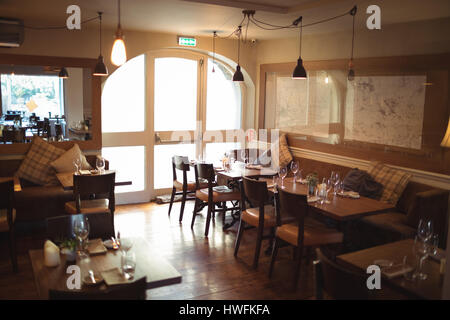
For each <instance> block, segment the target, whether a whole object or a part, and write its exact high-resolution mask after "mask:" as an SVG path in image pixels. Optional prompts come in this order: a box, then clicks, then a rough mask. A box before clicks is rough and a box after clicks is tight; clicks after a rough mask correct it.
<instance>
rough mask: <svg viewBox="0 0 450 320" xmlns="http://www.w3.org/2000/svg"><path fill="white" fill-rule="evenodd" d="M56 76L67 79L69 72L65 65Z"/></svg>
mask: <svg viewBox="0 0 450 320" xmlns="http://www.w3.org/2000/svg"><path fill="white" fill-rule="evenodd" d="M58 77H60V78H63V79H67V78H68V77H69V73H68V72H67V69H66V68H65V67H62V68H61V70H60V71H59V74H58Z"/></svg>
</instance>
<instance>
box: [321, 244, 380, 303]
mask: <svg viewBox="0 0 450 320" xmlns="http://www.w3.org/2000/svg"><path fill="white" fill-rule="evenodd" d="M316 255H317V260H316V261H314V280H315V296H316V299H320V300H321V299H323V298H324V295H323V292H324V291H325V292H326V293H327V295H328V296H330V298H332V299H338V300H366V299H372V298H374V292H373V291H376V290H369V289H368V288H367V284H366V281H367V274H365V273H356V272H353V271H350V270H347V269H344V268H343V267H342V266H340V265H338V264H336V263H335V262H333V261H331V260H330V259H329V258H327V257H326V256H325V255H324V254H323V253H322V251H321V250H320V249H316Z"/></svg>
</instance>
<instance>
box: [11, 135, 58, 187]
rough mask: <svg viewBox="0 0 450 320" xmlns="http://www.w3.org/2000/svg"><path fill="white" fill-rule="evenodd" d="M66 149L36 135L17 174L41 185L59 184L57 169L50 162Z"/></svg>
mask: <svg viewBox="0 0 450 320" xmlns="http://www.w3.org/2000/svg"><path fill="white" fill-rule="evenodd" d="M65 152H66V151H65V150H64V149H60V148H56V147H55V146H52V145H51V144H50V143H48V142H46V141H44V140H42V139H41V138H39V137H34V138H33V142H32V144H31V147H30V150H29V151H28V153H27V155H26V156H25V159H24V160H23V161H22V164H21V165H20V167H19V170H18V171H17V176H18V177H19V178H22V179H26V180H28V181H31V182H33V183H36V184H39V185H58V183H59V182H58V179H57V178H56V176H55V169H53V168H52V167H51V166H50V162H52V161H55V160H56V159H58V158H59V157H60V156H61V155H62V154H63V153H65Z"/></svg>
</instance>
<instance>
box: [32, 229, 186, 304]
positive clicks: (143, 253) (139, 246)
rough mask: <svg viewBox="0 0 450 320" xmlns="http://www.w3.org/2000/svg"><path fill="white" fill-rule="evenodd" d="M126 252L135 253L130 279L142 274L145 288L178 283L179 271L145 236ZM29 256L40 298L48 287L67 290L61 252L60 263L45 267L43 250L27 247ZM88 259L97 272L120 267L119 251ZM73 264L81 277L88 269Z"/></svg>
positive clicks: (45, 294) (97, 288)
mask: <svg viewBox="0 0 450 320" xmlns="http://www.w3.org/2000/svg"><path fill="white" fill-rule="evenodd" d="M130 251H132V252H134V253H135V255H136V270H135V275H134V278H133V281H135V280H139V279H141V278H143V277H146V280H147V289H152V288H158V287H163V286H168V285H172V284H176V283H180V282H181V279H182V277H181V274H180V273H179V272H178V271H177V270H175V268H174V267H173V266H172V265H171V264H170V263H169V262H167V261H166V260H165V259H164V258H162V257H161V256H160V255H159V254H158V252H155V250H154V249H153V248H152V247H151V246H150V245H149V244H148V243H147V242H146V241H145V239H143V238H135V239H134V244H133V247H132V248H131V249H130ZM29 256H30V260H31V265H32V268H33V275H34V280H35V285H36V289H37V292H38V294H39V298H40V299H48V292H49V289H54V290H62V291H65V290H69V289H68V288H67V284H66V282H67V279H68V277H69V276H70V275H71V274H67V267H68V266H69V264H67V263H66V259H65V255H61V263H60V264H59V266H57V267H47V266H45V264H44V251H43V249H39V250H30V251H29ZM89 260H90V261H89V262H87V265H88V266H89V267H90V268H91V269H92V270H93V271H94V273H100V272H102V271H106V270H110V269H113V268H119V269H120V265H121V263H120V261H121V252H120V251H119V250H112V249H109V250H108V251H107V253H105V254H100V255H94V256H90V257H89ZM77 265H79V266H80V269H81V273H82V276H83V274H86V273H87V271H88V270H84V269H86V264H83V266H82V263H80V261H79V260H77ZM105 288H106V284H105V283H104V282H103V283H101V284H99V285H98V286H95V287H92V286H86V285H82V287H81V289H80V290H81V291H89V290H103V289H105Z"/></svg>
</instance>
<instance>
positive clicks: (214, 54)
mask: <svg viewBox="0 0 450 320" xmlns="http://www.w3.org/2000/svg"><path fill="white" fill-rule="evenodd" d="M216 37H217V32H216V31H214V32H213V67H212V72H216V70H214V65H215V64H216Z"/></svg>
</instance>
